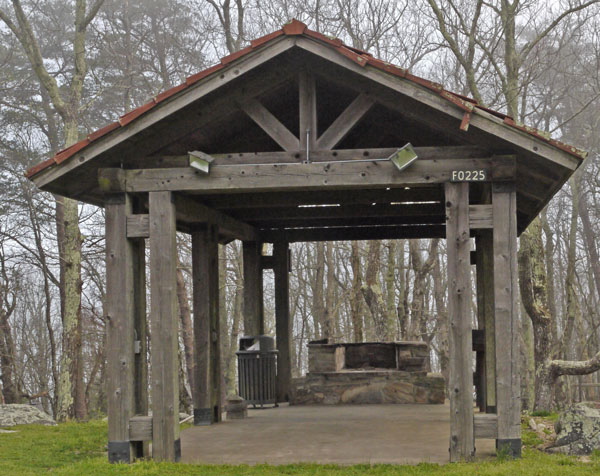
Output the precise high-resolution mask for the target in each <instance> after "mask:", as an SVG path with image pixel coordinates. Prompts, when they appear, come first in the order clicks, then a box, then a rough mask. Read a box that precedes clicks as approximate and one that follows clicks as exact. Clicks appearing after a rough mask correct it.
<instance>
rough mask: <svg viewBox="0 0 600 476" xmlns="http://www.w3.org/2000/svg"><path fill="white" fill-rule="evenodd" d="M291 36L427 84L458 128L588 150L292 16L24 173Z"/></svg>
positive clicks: (56, 162)
mask: <svg viewBox="0 0 600 476" xmlns="http://www.w3.org/2000/svg"><path fill="white" fill-rule="evenodd" d="M282 36H288V37H294V36H304V37H306V38H309V39H312V40H316V41H318V42H319V43H321V44H323V45H326V46H327V47H328V48H330V49H331V50H333V51H334V52H335V53H337V54H339V55H341V56H343V57H345V58H348V59H349V60H351V61H352V62H354V63H356V64H357V65H359V66H360V67H363V68H364V67H366V66H372V67H374V68H376V69H377V70H380V71H382V72H384V73H387V74H390V75H393V76H395V77H400V78H403V79H405V80H407V81H410V82H412V83H414V84H417V85H419V86H421V87H424V88H426V89H427V90H429V91H431V92H433V93H435V94H436V95H439V96H440V97H441V98H443V99H444V100H446V101H447V102H449V103H451V104H453V105H455V106H457V107H459V108H460V109H461V110H463V111H464V115H463V120H462V122H461V124H460V128H461V129H462V130H465V131H466V130H467V129H468V127H469V122H470V120H471V118H472V115H473V114H478V113H484V114H491V115H493V116H495V117H497V118H499V119H501V120H502V121H503V123H504V124H505V125H507V126H509V127H510V128H513V129H517V130H519V131H522V132H525V133H526V134H528V135H530V136H531V137H533V138H535V139H537V140H539V141H542V142H545V143H547V144H550V145H551V146H553V147H555V148H556V149H559V150H561V151H563V152H566V153H567V154H569V155H571V156H573V157H575V158H576V159H578V161H582V160H583V159H584V158H585V157H586V155H587V153H586V152H585V151H583V150H581V149H578V148H576V147H574V146H571V145H568V144H565V143H563V142H560V141H558V140H556V139H552V138H550V136H549V135H548V134H546V133H544V132H542V131H539V130H537V129H535V128H532V127H528V126H525V125H523V124H519V123H518V122H516V121H515V120H514V119H513V118H512V117H510V116H508V115H506V114H503V113H501V112H498V111H494V110H492V109H489V108H487V107H485V106H482V105H480V104H478V103H477V101H475V100H474V99H472V98H469V97H466V96H463V95H461V94H457V93H453V92H451V91H448V90H446V89H444V88H443V87H442V85H440V84H438V83H435V82H433V81H429V80H427V79H424V78H421V77H419V76H415V75H413V74H411V73H410V72H409V71H408V70H405V69H402V68H400V67H398V66H395V65H393V64H391V63H387V62H385V61H382V60H380V59H377V58H375V57H373V56H372V55H371V54H370V53H368V52H366V51H362V50H359V49H357V48H353V47H351V46H348V45H346V44H344V43H343V42H342V40H340V39H339V38H330V37H328V36H326V35H323V34H321V33H319V32H316V31H313V30H310V29H309V28H308V27H307V26H306V25H305V24H304V23H302V22H300V21H298V20H295V19H294V20H292V21H291V22H289V23H287V24H286V25H284V26H283V27H282V28H281V29H280V30H277V31H274V32H272V33H270V34H268V35H265V36H263V37H261V38H258V39H256V40H253V41H251V42H250V45H249V46H247V47H246V48H243V49H242V50H240V51H237V52H235V53H233V54H231V55H228V56H225V57H223V58H221V60H220V62H219V63H218V64H216V65H214V66H211V67H210V68H208V69H205V70H203V71H201V72H199V73H196V74H194V75H192V76H190V77H188V78H187V79H186V80H185V82H183V83H181V84H180V85H178V86H175V87H173V88H171V89H168V90H166V91H164V92H162V93H160V94H158V95H157V96H155V97H154V98H153V99H152V100H151V101H150V102H148V103H146V104H144V105H142V106H140V107H138V108H136V109H134V110H132V111H130V112H128V113H127V114H125V115H123V116H121V117H120V118H119V119H118V120H117V121H115V122H113V123H111V124H109V125H107V126H105V127H103V128H101V129H99V130H97V131H95V132H93V133H91V134H89V135H88V136H87V137H86V138H85V139H83V140H81V141H79V142H77V143H75V144H73V145H72V146H70V147H68V148H66V149H64V150H61V151H60V152H58V153H57V154H56V155H55V156H54V157H51V158H49V159H47V160H45V161H44V162H41V163H40V164H37V165H35V166H33V167H31V168H30V169H29V170H27V172H26V176H27V177H28V178H30V179H33V178H34V177H35V176H36V175H37V174H39V173H40V172H42V171H44V170H46V169H48V168H50V167H57V166H60V165H61V164H62V163H64V162H65V161H66V160H67V159H69V158H71V157H72V156H74V155H75V154H76V153H78V152H80V151H82V150H84V149H85V148H86V147H88V146H89V145H90V144H92V143H94V142H96V141H98V140H99V139H101V138H102V137H104V136H106V135H108V134H110V133H111V132H113V131H115V130H117V129H119V128H123V127H125V126H127V125H128V124H130V123H132V122H133V121H136V120H137V119H138V118H140V117H142V116H144V115H145V114H146V113H148V112H149V111H151V110H152V109H153V108H155V107H156V106H157V105H158V104H160V103H163V102H164V101H166V100H167V99H169V98H171V97H173V96H175V95H177V94H179V93H182V92H184V91H186V90H188V89H189V88H190V87H191V86H193V85H194V84H196V83H198V82H199V81H200V80H202V79H204V78H207V77H208V76H211V75H216V74H218V73H219V71H221V70H222V69H223V68H225V67H226V66H228V65H230V64H231V63H233V62H235V61H237V60H239V59H240V58H242V57H244V56H246V55H248V54H249V53H251V52H254V51H256V50H259V49H262V48H265V47H266V46H267V45H268V44H271V43H272V42H273V40H275V39H277V38H279V37H282Z"/></svg>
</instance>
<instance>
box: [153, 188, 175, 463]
mask: <svg viewBox="0 0 600 476" xmlns="http://www.w3.org/2000/svg"><path fill="white" fill-rule="evenodd" d="M172 198H173V197H172V194H171V192H152V193H150V203H149V205H150V277H151V279H150V283H151V287H150V292H151V301H150V302H151V311H150V321H151V329H152V333H151V336H152V337H151V340H152V341H151V346H152V347H151V357H152V457H153V458H154V459H155V460H158V461H177V460H179V458H180V456H181V444H180V440H179V361H178V325H177V323H178V321H177V295H176V290H177V286H176V277H175V272H176V266H177V248H176V240H175V231H176V229H175V205H174V203H173V199H172Z"/></svg>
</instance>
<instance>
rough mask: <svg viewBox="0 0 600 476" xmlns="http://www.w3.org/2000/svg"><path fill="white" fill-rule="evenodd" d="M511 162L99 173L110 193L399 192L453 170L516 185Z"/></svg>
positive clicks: (438, 179) (220, 167)
mask: <svg viewBox="0 0 600 476" xmlns="http://www.w3.org/2000/svg"><path fill="white" fill-rule="evenodd" d="M514 164H515V163H514V159H511V158H506V157H496V158H492V159H447V160H417V161H416V162H415V163H414V164H412V165H411V166H410V167H409V168H408V169H406V170H404V171H402V172H398V170H397V169H396V168H395V166H394V165H393V164H392V163H391V162H389V161H378V162H376V161H365V162H356V161H355V162H332V163H327V164H321V163H311V164H263V165H216V166H214V167H212V169H211V173H210V175H204V174H197V173H196V172H195V171H194V170H192V169H190V168H186V169H137V170H124V169H100V171H99V174H100V179H99V181H100V183H101V184H102V185H103V187H104V190H105V191H108V192H119V191H128V192H148V191H157V190H173V191H201V192H202V193H225V192H232V191H235V192H236V193H241V192H247V191H256V192H269V191H280V190H290V191H296V190H306V191H309V190H322V189H335V188H338V189H341V188H348V189H354V188H369V187H370V188H375V187H384V188H385V187H398V186H411V185H423V184H435V183H445V182H448V181H450V177H451V172H452V171H453V170H483V171H484V172H485V173H486V175H487V177H488V180H494V181H502V180H514V175H515V165H514Z"/></svg>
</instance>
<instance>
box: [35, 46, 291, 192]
mask: <svg viewBox="0 0 600 476" xmlns="http://www.w3.org/2000/svg"><path fill="white" fill-rule="evenodd" d="M294 44H295V39H294V38H290V37H282V38H280V39H277V40H275V41H274V42H273V43H272V45H271V46H270V47H269V50H268V51H266V50H264V49H261V50H259V51H258V50H255V51H254V52H250V53H249V54H247V55H244V57H243V58H241V61H236V62H235V63H230V64H228V65H227V66H226V67H225V68H223V69H221V70H220V71H219V74H213V75H210V76H208V77H206V78H205V79H203V80H202V81H200V82H198V83H196V84H195V85H193V86H191V87H190V88H188V89H187V90H186V94H180V95H177V96H174V97H173V98H172V99H170V100H168V101H164V102H162V103H160V104H159V105H157V106H156V107H155V108H153V109H152V110H151V111H148V113H147V114H144V115H143V116H142V117H140V118H138V119H137V120H135V121H133V122H131V123H129V124H127V126H126V127H123V128H121V129H118V130H116V131H115V132H113V133H112V134H109V135H106V136H104V137H102V138H101V139H99V140H97V141H95V142H94V143H92V144H90V146H89V147H86V149H85V150H84V151H82V152H80V153H78V154H75V155H73V156H72V157H70V158H69V159H68V160H67V161H66V162H64V163H63V164H61V167H50V168H48V169H46V170H44V171H42V172H40V173H39V174H37V175H36V176H35V183H36V185H37V186H38V187H43V186H44V185H45V184H48V183H50V182H51V181H53V180H55V179H57V178H58V177H60V176H62V175H64V174H65V173H67V172H69V171H71V170H73V169H74V168H76V167H78V166H80V165H81V164H84V163H87V162H89V161H90V160H92V159H94V158H95V157H97V156H99V155H100V154H102V153H104V152H107V151H108V150H109V149H111V148H113V147H115V146H117V145H119V144H122V143H124V142H125V141H127V140H129V139H131V138H133V137H134V136H136V135H137V134H138V133H140V131H143V130H144V129H147V128H149V127H150V126H152V125H154V124H156V123H158V122H159V121H161V120H162V119H164V118H166V117H168V116H170V115H172V114H174V113H176V112H177V111H179V110H180V109H182V108H184V107H186V106H189V105H190V104H192V103H194V102H196V101H198V100H199V99H200V98H203V97H205V96H207V95H208V94H210V93H211V92H213V91H215V90H216V89H218V88H220V87H222V86H224V85H226V84H228V83H230V82H231V81H233V80H235V79H238V78H239V77H240V75H241V74H244V73H246V72H249V71H251V70H253V69H254V68H256V67H258V66H260V65H262V64H264V63H265V62H267V61H269V60H270V59H272V58H273V57H275V56H277V55H279V54H281V53H283V52H284V51H287V50H289V49H290V48H293V47H294ZM263 76H264V75H263ZM271 87H273V84H272V83H268V82H267V83H263V85H262V89H263V90H265V89H268V88H271ZM254 94H257V92H254ZM224 99H226V98H224ZM215 106H216V105H213V108H211V110H212V111H215V110H218V107H215ZM208 118H209V120H214V114H210V115H208ZM194 119H195V126H194V127H195V128H197V127H198V126H199V124H198V122H199V121H198V117H197V116H196V117H195V118H194ZM189 122H190V123H192V122H193V121H189ZM182 129H183V128H182ZM191 129H192V125H191V124H190V125H188V131H189V130H191ZM183 132H186V131H184V130H182V133H183Z"/></svg>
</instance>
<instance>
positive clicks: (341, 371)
mask: <svg viewBox="0 0 600 476" xmlns="http://www.w3.org/2000/svg"><path fill="white" fill-rule="evenodd" d="M428 357H429V347H428V346H427V344H426V343H424V342H364V343H335V344H333V343H328V342H327V341H325V340H324V341H313V342H310V343H309V345H308V373H307V375H306V376H305V377H301V378H297V379H294V380H293V385H292V392H291V396H290V403H291V404H293V405H302V404H330V405H335V404H341V403H439V404H441V403H444V399H445V383H444V378H443V377H442V376H441V375H440V374H433V373H431V372H428V370H429V368H428Z"/></svg>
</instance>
